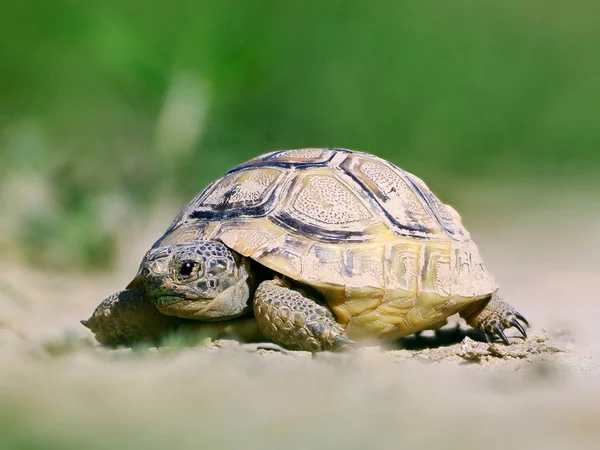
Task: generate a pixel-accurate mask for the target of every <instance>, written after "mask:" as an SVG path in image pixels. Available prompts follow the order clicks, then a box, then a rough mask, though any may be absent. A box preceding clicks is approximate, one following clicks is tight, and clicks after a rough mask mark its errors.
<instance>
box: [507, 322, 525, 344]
mask: <svg viewBox="0 0 600 450" xmlns="http://www.w3.org/2000/svg"><path fill="white" fill-rule="evenodd" d="M510 324H511V325H512V326H513V327H515V328H516V329H517V330H519V333H521V335H522V336H523V337H524V338H525V339H527V333H526V332H525V328H523V325H521V324H520V323H519V321H518V320H517V319H513V320H511V321H510Z"/></svg>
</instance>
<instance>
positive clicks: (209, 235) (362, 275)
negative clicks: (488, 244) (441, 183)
mask: <svg viewBox="0 0 600 450" xmlns="http://www.w3.org/2000/svg"><path fill="white" fill-rule="evenodd" d="M191 239H214V240H219V241H221V242H223V243H224V244H225V245H227V246H228V247H230V248H231V249H233V250H235V251H236V252H238V253H240V254H242V255H244V256H247V257H250V258H252V259H254V260H255V261H257V262H259V263H260V264H263V265H264V266H266V267H268V268H270V269H272V270H274V271H276V272H278V273H281V274H283V275H285V276H288V277H290V278H293V279H295V280H298V281H300V282H303V283H306V284H308V285H311V286H312V287H314V288H316V289H317V290H319V291H320V292H321V293H322V294H323V295H324V296H325V298H326V299H327V301H328V303H329V305H330V307H331V308H332V310H333V311H334V313H335V314H336V317H337V319H338V320H339V322H340V323H341V324H342V325H344V326H345V327H346V329H347V331H348V334H349V335H350V336H351V337H352V336H354V337H357V336H360V335H363V334H366V335H386V336H389V337H394V336H402V335H405V334H410V333H413V332H415V331H419V330H422V329H426V328H435V327H436V326H439V325H441V324H443V323H444V322H445V319H446V317H448V316H450V315H452V314H454V313H456V312H457V311H458V310H459V309H460V308H461V307H463V306H464V305H465V304H467V303H470V302H473V301H475V300H478V299H481V298H484V297H486V296H489V295H490V294H491V293H493V292H494V291H495V290H496V289H497V287H496V285H495V283H494V281H493V278H492V276H491V274H490V273H489V272H488V271H487V270H486V269H485V267H484V265H483V262H482V260H481V257H480V256H479V252H478V250H477V247H476V246H475V244H474V243H473V242H472V241H471V238H470V235H469V233H468V232H467V231H466V230H465V228H464V227H463V225H462V223H461V219H460V216H459V215H458V213H457V212H456V211H455V210H454V209H453V208H452V207H450V206H448V205H445V204H443V203H442V202H441V201H440V200H439V199H438V198H437V197H436V196H435V195H434V194H433V193H432V192H431V191H430V190H429V188H428V187H427V186H426V185H425V183H424V182H423V181H422V180H420V179H419V178H417V177H415V176H414V175H412V174H410V173H408V172H406V171H404V170H402V169H400V168H398V167H396V166H395V165H393V164H391V163H390V162H388V161H385V160H383V159H380V158H377V157H375V156H373V155H369V154H366V153H360V152H354V151H350V150H345V149H321V148H313V149H299V150H286V151H279V152H274V153H269V154H266V155H262V156H259V157H257V158H255V159H252V160H250V161H248V162H246V163H244V164H241V165H239V166H237V167H235V168H233V169H232V170H230V171H229V172H228V173H227V174H226V175H225V176H224V177H223V178H221V179H219V180H217V181H215V182H214V183H212V184H211V185H210V186H208V187H207V188H206V189H205V190H204V191H203V192H201V193H200V194H199V195H198V196H197V197H196V198H195V199H194V200H193V201H192V202H191V203H190V204H189V205H188V206H187V207H186V208H185V209H184V210H183V211H182V212H181V214H180V215H179V217H177V219H176V220H175V222H173V224H172V225H171V227H170V228H169V230H168V231H167V233H166V234H165V235H164V236H163V238H161V239H160V240H159V241H158V242H157V243H156V245H165V244H169V243H174V242H180V241H187V240H191Z"/></svg>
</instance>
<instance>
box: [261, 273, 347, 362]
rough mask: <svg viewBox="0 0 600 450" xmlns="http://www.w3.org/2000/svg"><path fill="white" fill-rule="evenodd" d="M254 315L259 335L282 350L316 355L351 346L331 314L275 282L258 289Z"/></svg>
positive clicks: (281, 282)
mask: <svg viewBox="0 0 600 450" xmlns="http://www.w3.org/2000/svg"><path fill="white" fill-rule="evenodd" d="M254 314H255V316H256V320H257V322H258V326H259V328H260V330H261V331H262V333H263V334H264V335H265V336H266V337H267V338H269V339H271V340H272V341H273V342H275V343H276V344H280V345H283V346H286V347H293V348H294V347H295V348H300V349H302V350H307V351H310V352H318V351H321V350H340V349H342V348H344V347H347V346H349V345H352V344H353V343H354V342H352V341H351V340H350V339H348V337H347V336H346V332H345V331H344V329H343V328H342V327H341V326H340V324H338V323H337V322H336V321H335V318H334V317H333V314H332V313H331V311H329V310H328V309H327V308H326V307H324V306H321V305H319V304H318V303H317V302H315V301H314V300H312V299H310V298H308V297H305V296H304V295H302V294H301V293H300V292H298V291H295V290H293V289H291V288H290V287H289V286H288V285H287V284H286V283H285V282H284V281H283V280H281V279H278V278H276V279H274V280H267V281H263V282H262V283H261V284H260V285H259V286H258V288H257V289H256V293H255V294H254Z"/></svg>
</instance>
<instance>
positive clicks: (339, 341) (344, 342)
mask: <svg viewBox="0 0 600 450" xmlns="http://www.w3.org/2000/svg"><path fill="white" fill-rule="evenodd" d="M354 344H356V342H354V341H353V340H352V339H348V338H347V337H346V336H342V335H341V334H338V335H337V336H336V337H335V338H334V339H333V346H332V347H333V349H334V350H342V349H344V348H346V347H350V346H352V345H354Z"/></svg>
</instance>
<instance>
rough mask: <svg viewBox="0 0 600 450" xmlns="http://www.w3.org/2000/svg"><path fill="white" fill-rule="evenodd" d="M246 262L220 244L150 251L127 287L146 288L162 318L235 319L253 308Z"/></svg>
mask: <svg viewBox="0 0 600 450" xmlns="http://www.w3.org/2000/svg"><path fill="white" fill-rule="evenodd" d="M248 278H249V272H248V267H247V262H246V261H245V260H244V259H243V258H240V257H239V256H238V255H236V254H234V253H233V252H232V251H231V250H229V249H228V248H227V247H226V246H225V245H223V244H222V243H220V242H216V241H190V242H183V243H177V244H173V245H165V246H162V247H157V248H153V249H151V250H150V251H149V252H148V253H147V254H146V256H145V258H144V260H143V261H142V264H141V266H140V270H139V271H138V274H137V276H136V277H135V278H134V280H133V281H132V282H131V283H130V284H129V286H127V289H133V288H136V287H140V286H141V285H143V286H144V288H145V290H146V295H147V297H148V298H149V299H150V300H151V301H152V303H154V305H155V306H156V308H157V309H158V310H159V311H160V312H162V313H163V314H167V315H170V316H177V317H182V318H189V319H199V320H224V319H230V318H232V317H237V316H239V315H241V314H243V313H244V312H246V311H247V310H248V308H249V306H248V298H249V296H250V289H249V285H248V283H249V280H248Z"/></svg>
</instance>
